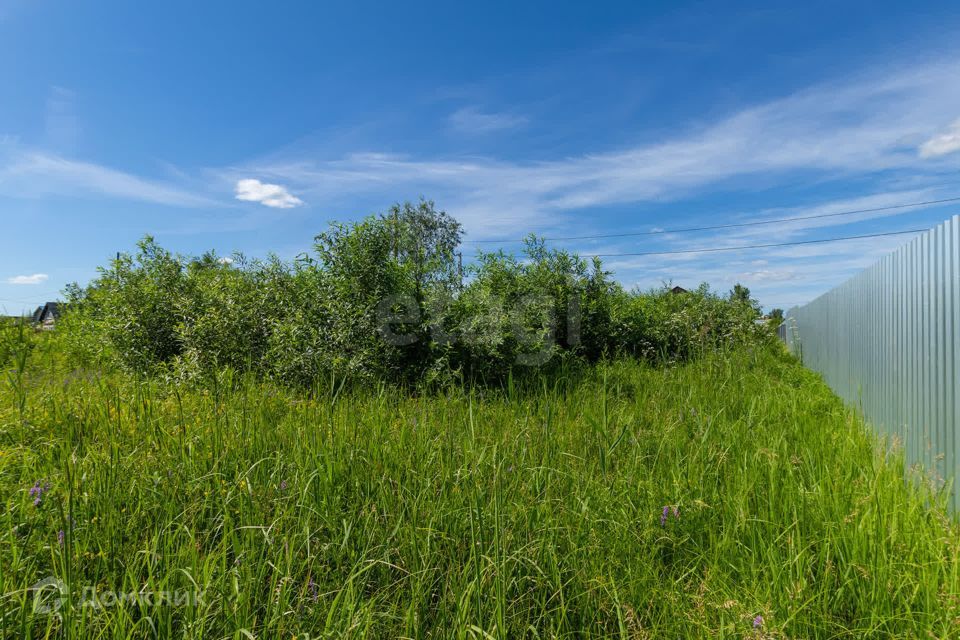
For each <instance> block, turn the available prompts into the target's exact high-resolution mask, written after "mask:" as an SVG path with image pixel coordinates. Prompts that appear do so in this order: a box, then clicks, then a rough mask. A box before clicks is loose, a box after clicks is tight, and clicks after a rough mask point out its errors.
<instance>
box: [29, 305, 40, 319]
mask: <svg viewBox="0 0 960 640" xmlns="http://www.w3.org/2000/svg"><path fill="white" fill-rule="evenodd" d="M42 313H43V306H42V305H41V306H39V307H37V310H36V311H34V312H33V317H32V318H31V320H32V321H33V322H40V315H41V314H42Z"/></svg>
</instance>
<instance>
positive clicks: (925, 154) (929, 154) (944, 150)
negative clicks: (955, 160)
mask: <svg viewBox="0 0 960 640" xmlns="http://www.w3.org/2000/svg"><path fill="white" fill-rule="evenodd" d="M957 151H960V120H957V121H956V122H954V123H953V124H952V125H950V127H949V128H948V129H947V130H946V131H945V132H944V133H941V134H940V135H937V136H934V137H932V138H930V139H929V140H927V141H926V142H924V143H923V144H922V145H920V157H921V158H936V157H939V156H945V155H947V154H948V153H955V152H957Z"/></svg>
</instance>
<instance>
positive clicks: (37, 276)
mask: <svg viewBox="0 0 960 640" xmlns="http://www.w3.org/2000/svg"><path fill="white" fill-rule="evenodd" d="M49 277H50V276H48V275H47V274H45V273H34V274H33V275H29V276H13V277H11V278H7V284H42V283H44V282H46V281H47V279H48V278H49Z"/></svg>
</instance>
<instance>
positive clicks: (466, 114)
mask: <svg viewBox="0 0 960 640" xmlns="http://www.w3.org/2000/svg"><path fill="white" fill-rule="evenodd" d="M449 122H450V126H451V127H453V128H454V129H456V130H457V131H460V132H461V133H470V134H482V133H494V132H496V131H505V130H507V129H514V128H516V127H519V126H522V125H524V124H526V122H527V119H526V118H525V117H523V116H517V115H512V114H509V113H484V112H482V111H480V110H479V109H477V108H476V107H466V108H463V109H460V110H458V111H455V112H454V113H452V114H451V115H450V118H449Z"/></svg>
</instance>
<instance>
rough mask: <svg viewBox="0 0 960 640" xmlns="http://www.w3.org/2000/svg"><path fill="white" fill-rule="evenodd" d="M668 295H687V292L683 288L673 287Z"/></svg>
mask: <svg viewBox="0 0 960 640" xmlns="http://www.w3.org/2000/svg"><path fill="white" fill-rule="evenodd" d="M670 293H689V291H687V290H686V289H684V288H683V287H674V288H673V289H670Z"/></svg>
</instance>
